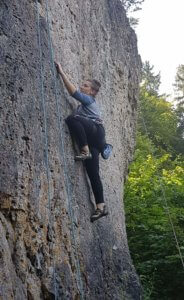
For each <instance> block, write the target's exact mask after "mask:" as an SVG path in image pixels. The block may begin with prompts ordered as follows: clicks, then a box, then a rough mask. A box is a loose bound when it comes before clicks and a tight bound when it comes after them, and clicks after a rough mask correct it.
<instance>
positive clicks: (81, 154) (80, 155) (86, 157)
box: [75, 152, 92, 161]
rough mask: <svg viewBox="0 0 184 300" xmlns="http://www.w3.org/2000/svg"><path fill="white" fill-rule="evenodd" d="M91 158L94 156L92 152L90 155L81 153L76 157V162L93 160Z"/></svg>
mask: <svg viewBox="0 0 184 300" xmlns="http://www.w3.org/2000/svg"><path fill="white" fill-rule="evenodd" d="M91 158H92V155H91V153H90V152H89V153H84V152H81V153H80V154H79V155H76V156H75V161H80V160H86V159H91Z"/></svg>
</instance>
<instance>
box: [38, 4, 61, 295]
mask: <svg viewBox="0 0 184 300" xmlns="http://www.w3.org/2000/svg"><path fill="white" fill-rule="evenodd" d="M36 12H37V35H38V48H39V59H40V82H41V86H40V94H41V95H40V97H41V102H42V109H43V120H44V133H45V134H44V137H45V166H46V174H47V198H48V209H49V221H48V225H49V230H50V229H51V223H52V220H51V218H52V215H51V192H50V190H51V189H50V172H49V154H48V152H49V151H48V130H47V112H46V103H45V93H44V79H43V78H44V75H43V66H42V48H41V34H40V17H39V8H38V0H36ZM51 250H53V243H52V247H51ZM53 263H54V268H53V270H54V273H53V281H54V299H55V300H57V286H56V274H55V260H54V257H53Z"/></svg>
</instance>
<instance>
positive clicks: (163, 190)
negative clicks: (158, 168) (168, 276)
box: [140, 109, 184, 269]
mask: <svg viewBox="0 0 184 300" xmlns="http://www.w3.org/2000/svg"><path fill="white" fill-rule="evenodd" d="M140 115H141V119H142V123H143V126H144V130H145V133H146V135H147V137H149V134H148V130H147V126H146V123H145V120H144V117H143V114H142V110H141V109H140ZM150 151H151V154H152V156H153V157H154V152H153V150H152V149H150ZM158 179H159V184H160V187H161V191H162V195H163V199H164V203H165V208H166V212H167V215H168V219H169V222H170V225H171V228H172V232H173V235H174V239H175V242H176V248H177V250H178V254H179V257H180V260H181V264H182V266H183V269H184V260H183V256H182V253H181V248H180V245H179V242H178V238H177V234H176V230H175V227H174V223H173V221H172V217H171V213H170V209H169V205H168V202H167V198H166V195H165V188H164V185H163V183H162V180H161V177H160V176H159V177H158Z"/></svg>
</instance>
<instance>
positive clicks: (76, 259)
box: [40, 0, 84, 299]
mask: <svg viewBox="0 0 184 300" xmlns="http://www.w3.org/2000/svg"><path fill="white" fill-rule="evenodd" d="M45 4H46V16H47V27H48V41H49V42H48V45H49V53H50V64H51V70H52V76H53V83H54V93H55V101H56V110H57V120H58V128H59V133H60V155H61V160H62V162H63V166H64V170H63V171H64V172H63V173H64V182H65V187H66V189H65V192H66V201H67V207H68V213H69V218H70V221H71V239H72V243H73V246H74V249H75V252H74V263H75V267H76V274H77V276H76V278H77V287H78V290H79V293H80V299H84V293H83V283H82V278H81V271H80V261H79V256H78V253H77V241H76V235H75V220H74V214H73V210H72V198H73V192H74V190H73V191H72V190H71V185H70V181H69V177H68V173H67V164H66V155H65V149H64V141H63V140H64V138H63V134H62V126H61V120H60V116H61V113H60V111H59V104H58V89H57V78H56V68H55V64H54V51H53V46H52V40H51V32H50V20H49V8H48V0H46V1H45ZM40 46H41V44H40Z"/></svg>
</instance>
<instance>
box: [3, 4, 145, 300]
mask: <svg viewBox="0 0 184 300" xmlns="http://www.w3.org/2000/svg"><path fill="white" fill-rule="evenodd" d="M47 1H48V0H40V1H39V2H38V3H37V1H33V0H14V1H11V0H1V1H0V71H1V77H0V97H1V103H0V128H1V139H0V143H1V145H0V164H1V168H0V269H1V272H0V298H1V299H3V300H5V299H6V300H7V299H9V300H10V299H21V300H22V299H35V300H37V299H75V300H76V299H90V300H93V299H99V300H101V299H105V300H107V299H114V300H115V299H117V300H119V299H140V285H139V281H138V278H137V276H136V273H135V270H134V268H133V266H132V262H131V259H130V255H129V251H128V245H127V237H126V230H125V218H124V212H123V207H122V186H123V181H124V178H125V177H126V174H127V167H128V164H129V162H130V160H131V158H132V153H133V148H134V142H135V139H134V136H135V123H136V107H137V98H138V82H139V73H140V59H139V56H138V53H137V46H136V36H135V33H134V31H133V30H132V29H131V28H130V26H129V23H128V20H127V18H126V14H125V11H124V9H123V7H122V5H121V2H120V1H119V0H114V1H112V0H101V1H97V0H93V1H90V0H77V1H72V0H65V1H62V0H57V1H51V0H49V1H48V2H47ZM54 58H55V59H57V60H58V61H60V62H61V63H62V66H63V68H64V70H65V71H66V72H67V73H68V74H69V76H70V78H71V79H73V82H74V83H75V84H79V83H80V82H81V80H83V79H84V78H96V79H97V80H99V81H100V82H101V84H102V88H101V91H100V93H99V95H98V97H97V99H98V102H99V105H100V107H101V110H102V113H103V115H104V124H105V127H106V135H107V141H108V142H109V143H112V144H113V146H114V149H113V155H112V157H111V158H110V159H109V160H108V161H103V160H102V159H101V161H100V163H101V176H102V180H103V185H104V194H105V200H106V204H107V206H108V209H109V216H107V217H106V218H102V219H101V220H99V221H97V222H96V223H94V224H91V223H90V221H89V220H90V215H91V213H92V211H93V203H94V199H93V196H92V193H91V191H90V186H89V183H88V180H87V177H86V175H85V171H84V168H83V166H82V163H80V162H78V163H74V160H73V156H74V150H73V146H72V142H71V138H70V135H69V132H68V129H67V127H66V125H65V122H64V118H65V117H66V116H68V115H69V114H70V113H71V111H72V105H73V103H74V100H73V99H71V97H70V96H69V95H68V94H67V92H66V90H65V89H64V87H63V84H62V82H61V81H60V80H59V78H58V76H56V72H55V68H54V65H53V59H54Z"/></svg>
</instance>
